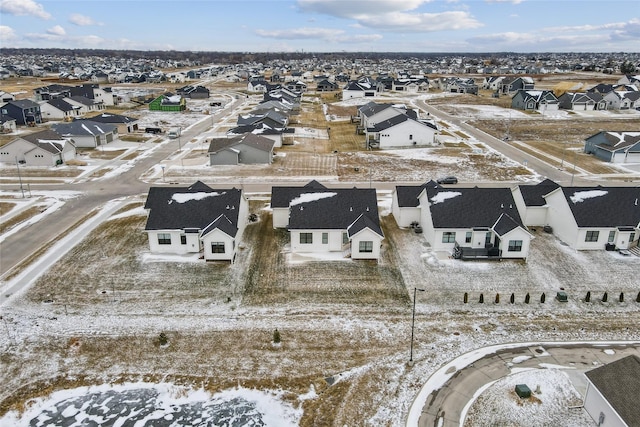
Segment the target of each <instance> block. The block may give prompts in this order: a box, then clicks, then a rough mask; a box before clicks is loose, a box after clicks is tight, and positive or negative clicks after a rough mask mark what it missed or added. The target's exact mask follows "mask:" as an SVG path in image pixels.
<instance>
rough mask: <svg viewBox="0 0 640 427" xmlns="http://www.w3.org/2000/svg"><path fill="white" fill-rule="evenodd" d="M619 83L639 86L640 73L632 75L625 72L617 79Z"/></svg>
mask: <svg viewBox="0 0 640 427" xmlns="http://www.w3.org/2000/svg"><path fill="white" fill-rule="evenodd" d="M618 84H620V85H635V86H636V87H639V88H640V75H636V76H633V75H631V74H625V75H624V76H622V77H620V79H619V80H618Z"/></svg>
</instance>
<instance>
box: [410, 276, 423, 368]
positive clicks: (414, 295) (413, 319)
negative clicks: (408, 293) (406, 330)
mask: <svg viewBox="0 0 640 427" xmlns="http://www.w3.org/2000/svg"><path fill="white" fill-rule="evenodd" d="M417 291H420V292H424V289H418V288H413V312H412V315H411V353H410V354H409V362H410V363H413V329H414V326H415V323H416V292H417Z"/></svg>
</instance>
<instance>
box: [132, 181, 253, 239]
mask: <svg viewBox="0 0 640 427" xmlns="http://www.w3.org/2000/svg"><path fill="white" fill-rule="evenodd" d="M241 197H242V191H241V190H238V189H236V188H232V189H213V188H211V187H209V186H207V185H206V184H204V183H202V182H201V181H197V182H196V183H194V184H193V185H191V186H189V187H151V188H149V194H148V195H147V200H146V202H145V205H144V208H145V209H149V217H148V218H147V225H146V227H145V230H181V229H185V228H194V229H199V230H204V229H206V228H208V227H210V226H212V224H213V222H215V220H216V219H218V218H219V217H220V216H221V215H224V217H226V218H227V219H228V220H229V221H230V222H231V225H232V226H233V227H235V230H236V231H237V225H238V213H239V211H240V198H241ZM216 226H218V227H219V228H220V229H221V230H223V231H225V232H226V233H227V234H229V233H228V232H227V231H229V230H231V229H230V228H227V227H226V226H224V225H223V224H222V223H219V224H216ZM223 227H225V228H223ZM233 235H234V236H235V233H234V234H233Z"/></svg>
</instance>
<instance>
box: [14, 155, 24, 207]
mask: <svg viewBox="0 0 640 427" xmlns="http://www.w3.org/2000/svg"><path fill="white" fill-rule="evenodd" d="M16 168H18V182H20V191H22V198H23V199H24V187H23V186H22V176H20V162H18V156H16Z"/></svg>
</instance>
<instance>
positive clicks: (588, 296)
mask: <svg viewBox="0 0 640 427" xmlns="http://www.w3.org/2000/svg"><path fill="white" fill-rule="evenodd" d="M546 299H547V296H546V294H545V293H544V292H543V293H542V295H540V302H541V303H543V304H544V302H545V301H546ZM584 301H585V302H591V291H587V294H586V296H585V298H584ZM600 301H602V302H608V301H609V293H608V292H606V291H605V292H604V294H602V298H600ZM468 302H469V293H468V292H465V293H464V303H465V304H467V303H468ZM478 302H479V303H480V304H484V294H483V293H481V294H480V298H479V299H478ZM494 302H495V303H496V304H500V294H499V293H497V294H496V297H495V300H494ZM509 302H510V303H511V304H515V302H516V295H515V293H512V294H511V297H510V298H509ZM530 302H531V295H529V293H527V295H525V297H524V303H525V304H529V303H530ZM618 302H624V292H620V295H619V296H618ZM636 302H638V303H640V292H638V296H637V297H636Z"/></svg>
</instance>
